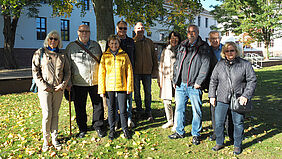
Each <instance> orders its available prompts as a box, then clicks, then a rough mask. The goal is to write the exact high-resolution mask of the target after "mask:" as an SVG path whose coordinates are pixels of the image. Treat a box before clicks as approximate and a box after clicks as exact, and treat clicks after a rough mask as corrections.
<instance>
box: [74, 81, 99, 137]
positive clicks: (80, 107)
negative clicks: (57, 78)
mask: <svg viewBox="0 0 282 159" xmlns="http://www.w3.org/2000/svg"><path fill="white" fill-rule="evenodd" d="M73 88H74V93H75V98H74V107H75V113H76V123H77V125H78V128H79V131H80V132H82V131H84V132H86V131H87V114H86V102H87V95H88V94H89V96H90V98H91V103H92V106H93V118H92V126H94V128H95V129H96V130H97V129H101V128H102V127H103V123H104V107H103V102H102V98H101V97H100V95H99V94H98V85H95V86H73Z"/></svg>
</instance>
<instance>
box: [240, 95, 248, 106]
mask: <svg viewBox="0 0 282 159" xmlns="http://www.w3.org/2000/svg"><path fill="white" fill-rule="evenodd" d="M247 102H248V98H246V97H243V96H241V97H239V103H240V104H241V105H246V104H247Z"/></svg>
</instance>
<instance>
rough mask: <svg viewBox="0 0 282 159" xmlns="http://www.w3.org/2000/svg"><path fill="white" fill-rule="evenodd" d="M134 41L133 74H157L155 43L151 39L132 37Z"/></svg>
mask: <svg viewBox="0 0 282 159" xmlns="http://www.w3.org/2000/svg"><path fill="white" fill-rule="evenodd" d="M133 40H134V43H135V59H134V62H135V64H134V74H150V75H152V76H157V71H158V60H157V55H156V53H155V45H154V43H153V41H152V40H151V39H148V38H146V37H144V38H143V39H137V38H136V37H134V38H133Z"/></svg>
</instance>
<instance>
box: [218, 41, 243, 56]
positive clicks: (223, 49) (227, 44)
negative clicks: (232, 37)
mask: <svg viewBox="0 0 282 159" xmlns="http://www.w3.org/2000/svg"><path fill="white" fill-rule="evenodd" d="M228 46H233V47H234V49H235V52H236V54H235V57H239V56H240V51H239V49H238V47H237V45H236V43H234V42H226V43H225V44H224V46H223V47H222V50H221V53H220V55H221V57H222V58H224V59H225V51H226V50H227V48H228Z"/></svg>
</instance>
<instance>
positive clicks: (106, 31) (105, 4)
mask: <svg viewBox="0 0 282 159" xmlns="http://www.w3.org/2000/svg"><path fill="white" fill-rule="evenodd" d="M92 2H93V7H94V10H95V16H96V26H97V41H100V40H107V39H108V37H109V35H111V34H114V16H113V0H92Z"/></svg>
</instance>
